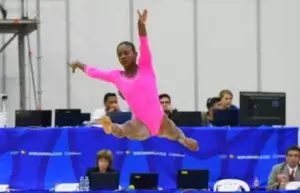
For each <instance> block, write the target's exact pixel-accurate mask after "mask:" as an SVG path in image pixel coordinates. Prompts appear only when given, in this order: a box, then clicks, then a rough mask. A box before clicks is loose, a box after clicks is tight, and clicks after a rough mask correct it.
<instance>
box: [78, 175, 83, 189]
mask: <svg viewBox="0 0 300 193" xmlns="http://www.w3.org/2000/svg"><path fill="white" fill-rule="evenodd" d="M79 191H84V177H83V176H81V177H80V180H79Z"/></svg>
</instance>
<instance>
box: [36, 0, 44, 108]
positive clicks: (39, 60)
mask: <svg viewBox="0 0 300 193" xmlns="http://www.w3.org/2000/svg"><path fill="white" fill-rule="evenodd" d="M40 18H41V1H40V0H36V20H37V21H38V24H37V28H36V44H37V45H36V46H37V49H36V55H37V58H36V59H37V68H36V69H37V104H38V108H40V109H41V108H42V92H43V90H42V51H41V26H40V23H41V21H40Z"/></svg>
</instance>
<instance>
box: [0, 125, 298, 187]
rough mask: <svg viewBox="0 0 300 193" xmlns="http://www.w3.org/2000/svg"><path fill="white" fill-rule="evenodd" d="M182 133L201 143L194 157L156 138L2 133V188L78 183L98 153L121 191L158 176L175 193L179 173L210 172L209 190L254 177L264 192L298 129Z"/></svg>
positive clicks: (90, 132)
mask: <svg viewBox="0 0 300 193" xmlns="http://www.w3.org/2000/svg"><path fill="white" fill-rule="evenodd" d="M182 129H183V131H184V133H185V134H186V135H187V136H189V137H193V138H195V139H196V140H197V141H199V144H200V150H199V151H198V152H191V151H189V150H188V149H187V148H185V147H183V146H182V145H180V144H179V143H178V142H174V141H169V140H167V139H162V138H157V137H153V138H150V139H148V140H146V141H143V142H139V141H132V140H128V139H125V138H123V139H118V138H116V137H114V136H112V135H105V134H104V133H103V131H102V129H100V128H87V127H80V128H46V129H38V128H35V129H28V128H14V129H0V183H2V184H4V183H7V184H10V185H11V187H13V188H16V189H38V190H41V189H50V188H51V187H53V186H54V184H57V183H72V182H77V181H78V179H79V178H80V176H82V175H85V172H86V169H87V168H88V167H93V166H95V159H96V153H97V151H98V150H100V149H110V150H111V151H112V152H113V153H114V168H115V169H117V170H119V171H121V179H120V185H121V186H122V187H128V185H129V175H130V173H132V172H158V173H159V186H160V187H162V188H164V189H175V188H176V174H177V170H179V169H209V170H210V185H211V186H212V185H213V183H214V182H215V181H217V180H219V179H222V178H237V179H241V180H244V181H246V182H248V183H249V184H250V186H251V185H252V183H253V179H254V177H258V178H259V181H260V184H261V186H262V187H265V185H266V182H267V177H268V175H269V172H270V170H271V168H272V166H273V165H274V164H276V163H279V162H282V161H284V159H285V152H286V150H287V148H288V147H289V146H291V145H294V144H297V143H298V137H297V136H298V128H293V127H291V128H290V127H288V128H276V129H275V128H270V127H261V128H220V127H219V128H214V127H209V128H182ZM286 139H289V140H286Z"/></svg>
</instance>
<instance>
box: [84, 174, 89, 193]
mask: <svg viewBox="0 0 300 193" xmlns="http://www.w3.org/2000/svg"><path fill="white" fill-rule="evenodd" d="M84 191H90V179H89V178H88V177H87V176H85V178H84Z"/></svg>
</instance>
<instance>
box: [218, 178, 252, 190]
mask: <svg viewBox="0 0 300 193" xmlns="http://www.w3.org/2000/svg"><path fill="white" fill-rule="evenodd" d="M242 189H243V190H244V191H246V192H249V191H250V187H249V185H248V184H247V183H246V182H244V181H242V180H238V179H223V180H219V181H217V182H216V183H215V185H214V192H234V191H242Z"/></svg>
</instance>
